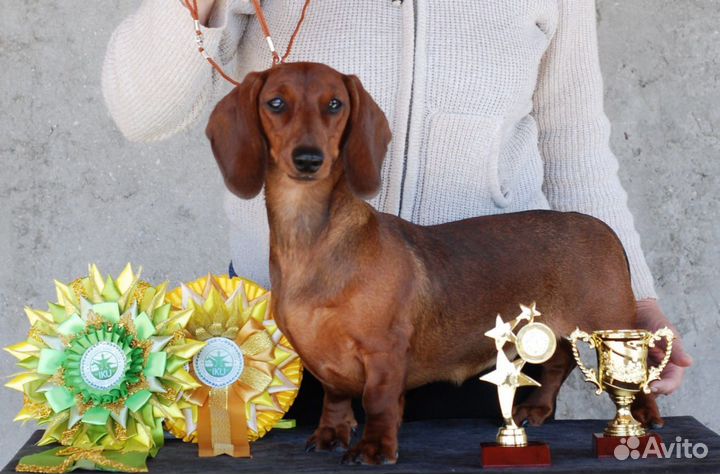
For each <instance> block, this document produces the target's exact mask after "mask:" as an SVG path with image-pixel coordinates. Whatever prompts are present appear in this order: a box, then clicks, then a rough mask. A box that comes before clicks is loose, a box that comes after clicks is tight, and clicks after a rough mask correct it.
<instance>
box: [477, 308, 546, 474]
mask: <svg viewBox="0 0 720 474" xmlns="http://www.w3.org/2000/svg"><path fill="white" fill-rule="evenodd" d="M520 309H521V313H520V314H519V315H517V316H516V317H515V319H513V320H512V321H509V322H504V321H503V319H502V316H500V315H499V314H498V315H497V317H496V319H495V327H494V328H492V329H491V330H489V331H487V332H486V333H485V335H486V336H488V337H490V338H492V339H494V340H495V348H496V349H497V351H498V355H497V363H496V364H495V370H493V371H492V372H490V373H487V374H485V375H483V376H482V377H480V380H483V381H485V382H490V383H492V384H495V385H497V390H498V398H499V400H500V411H501V413H502V416H503V421H504V423H505V425H504V426H502V427H500V429H499V430H498V434H497V439H496V442H495V443H483V444H482V457H483V466H485V467H491V466H492V467H499V466H519V465H524V466H529V465H534V466H541V465H549V464H550V449H549V447H548V446H547V444H545V443H528V439H527V434H526V433H525V428H522V427H519V426H517V425H516V424H515V420H513V416H512V412H513V409H512V408H513V399H514V398H515V391H516V390H517V388H518V387H523V386H534V387H539V386H540V383H539V382H537V381H536V380H533V379H532V378H530V377H529V376H527V375H526V374H524V373H523V372H522V368H523V367H524V366H525V364H526V363H527V362H530V363H531V364H542V363H543V362H545V361H547V360H548V359H550V357H552V355H553V354H554V353H555V348H556V347H557V341H556V339H555V334H554V333H553V331H552V329H550V328H549V327H548V326H547V325H545V324H543V323H538V322H535V318H537V317H538V316H540V315H541V314H542V313H540V312H539V311H538V310H537V308H536V304H535V303H534V302H533V303H532V304H531V305H530V306H525V305H523V304H521V305H520ZM521 323H522V327H521V328H520V330H518V331H517V332H516V331H515V328H516V327H517V326H519V325H520V324H521ZM508 343H510V344H513V345H514V346H515V352H517V355H518V358H517V359H515V360H513V361H511V360H510V359H508V356H507V354H506V353H505V349H504V347H505V346H506V345H507V344H508Z"/></svg>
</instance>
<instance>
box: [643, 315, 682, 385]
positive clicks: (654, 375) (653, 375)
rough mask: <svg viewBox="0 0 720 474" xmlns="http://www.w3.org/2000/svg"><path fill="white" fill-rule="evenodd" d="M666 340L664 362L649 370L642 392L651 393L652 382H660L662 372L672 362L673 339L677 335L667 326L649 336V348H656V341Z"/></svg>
mask: <svg viewBox="0 0 720 474" xmlns="http://www.w3.org/2000/svg"><path fill="white" fill-rule="evenodd" d="M662 338H665V340H667V347H666V348H665V357H663V360H661V361H660V364H659V365H658V366H657V367H650V370H648V377H647V380H646V381H645V383H643V385H642V387H641V388H642V391H643V392H645V393H650V382H652V381H653V380H660V374H662V371H663V370H664V369H665V366H666V365H667V364H668V362H670V354H671V353H672V343H673V339H675V333H673V332H672V331H671V330H670V328H668V327H667V326H666V327H664V328H662V329H658V330H657V331H655V333H654V334H650V335H649V336H648V347H655V341H659V340H660V339H662Z"/></svg>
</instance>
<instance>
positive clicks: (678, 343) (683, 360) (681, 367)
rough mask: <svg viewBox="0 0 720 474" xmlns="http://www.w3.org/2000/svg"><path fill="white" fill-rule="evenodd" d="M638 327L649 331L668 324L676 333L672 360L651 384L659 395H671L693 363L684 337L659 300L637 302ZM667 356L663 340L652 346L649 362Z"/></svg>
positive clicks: (658, 361) (655, 362) (656, 363)
mask: <svg viewBox="0 0 720 474" xmlns="http://www.w3.org/2000/svg"><path fill="white" fill-rule="evenodd" d="M637 317H638V327H640V328H642V329H647V330H648V331H653V332H654V331H657V330H658V329H660V328H662V327H665V326H667V327H668V328H670V329H671V330H672V331H673V332H674V333H675V336H676V338H675V340H674V341H673V344H672V353H671V354H670V361H669V362H668V365H667V366H666V367H665V370H663V372H662V375H661V376H660V377H661V379H660V380H656V381H655V382H652V383H651V384H650V388H651V390H652V392H653V393H655V394H657V395H669V394H671V393H672V392H674V391H675V390H677V389H678V388H679V387H680V385H682V379H683V375H684V373H685V369H686V368H687V367H690V366H691V365H692V363H693V360H692V357H690V355H689V354H688V353H687V352H685V348H684V347H683V341H682V337H681V336H680V333H679V332H678V330H677V328H676V327H675V325H673V324H672V323H671V322H670V321H668V319H667V317H666V316H665V314H664V313H663V312H662V310H661V309H660V305H658V303H657V300H655V299H645V300H640V301H638V302H637ZM664 356H665V341H664V340H661V341H658V342H657V343H656V344H655V347H652V348H650V356H649V359H650V360H649V361H648V363H649V364H652V365H658V364H659V363H660V361H661V360H662V359H663V357H664Z"/></svg>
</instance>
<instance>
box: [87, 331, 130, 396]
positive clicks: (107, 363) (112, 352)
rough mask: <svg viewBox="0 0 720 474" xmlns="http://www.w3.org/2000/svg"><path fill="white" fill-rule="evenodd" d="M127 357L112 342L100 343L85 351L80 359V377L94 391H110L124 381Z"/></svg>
mask: <svg viewBox="0 0 720 474" xmlns="http://www.w3.org/2000/svg"><path fill="white" fill-rule="evenodd" d="M126 367H127V356H126V355H125V352H124V351H123V350H122V349H121V348H120V346H119V345H117V344H115V343H114V342H108V341H101V342H98V343H96V344H94V345H92V346H90V348H89V349H87V350H86V351H85V352H84V353H83V355H82V358H81V359H80V376H81V377H82V379H83V381H84V382H85V383H86V384H88V385H89V386H90V387H92V388H94V389H96V390H110V389H113V388H115V387H117V386H118V385H119V384H120V383H121V382H122V381H123V379H124V375H125V369H126Z"/></svg>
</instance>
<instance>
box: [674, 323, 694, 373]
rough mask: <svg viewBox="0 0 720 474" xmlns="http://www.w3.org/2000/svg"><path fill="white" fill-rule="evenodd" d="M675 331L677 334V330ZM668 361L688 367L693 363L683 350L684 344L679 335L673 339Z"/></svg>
mask: <svg viewBox="0 0 720 474" xmlns="http://www.w3.org/2000/svg"><path fill="white" fill-rule="evenodd" d="M675 333H676V334H677V331H675ZM670 362H672V363H673V364H675V365H679V366H680V367H690V366H691V365H692V364H693V359H692V357H691V356H690V354H688V353H687V352H685V344H684V343H683V340H682V339H681V338H680V337H677V338H676V339H675V340H674V341H673V346H672V352H671V354H670Z"/></svg>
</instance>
